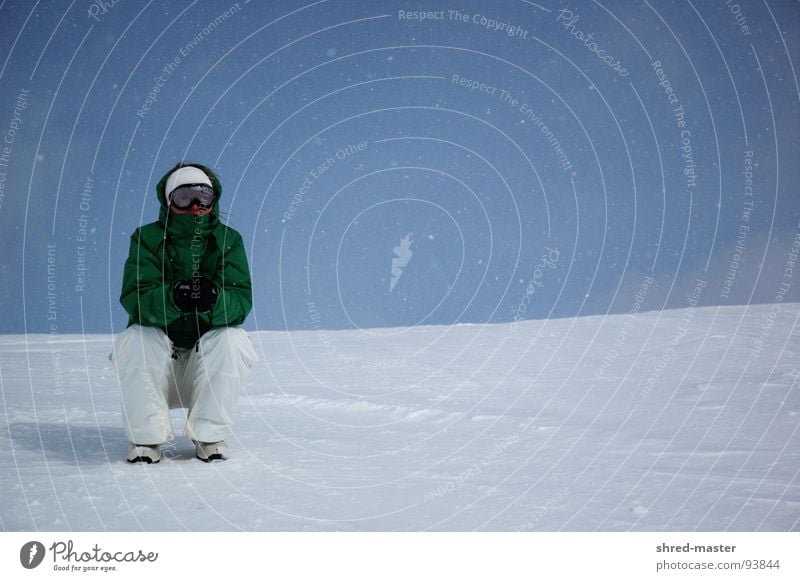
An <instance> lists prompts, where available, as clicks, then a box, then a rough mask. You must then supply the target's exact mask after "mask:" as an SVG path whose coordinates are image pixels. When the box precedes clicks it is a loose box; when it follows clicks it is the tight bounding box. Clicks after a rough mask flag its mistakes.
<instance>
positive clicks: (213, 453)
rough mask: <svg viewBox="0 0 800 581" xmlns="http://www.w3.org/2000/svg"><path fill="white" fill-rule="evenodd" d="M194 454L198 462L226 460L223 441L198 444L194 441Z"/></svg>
mask: <svg viewBox="0 0 800 581" xmlns="http://www.w3.org/2000/svg"><path fill="white" fill-rule="evenodd" d="M194 448H195V454H196V456H197V459H198V460H202V461H203V462H213V461H215V460H227V458H225V450H226V449H227V448H226V446H225V441H224V440H221V441H219V442H198V441H197V440H194Z"/></svg>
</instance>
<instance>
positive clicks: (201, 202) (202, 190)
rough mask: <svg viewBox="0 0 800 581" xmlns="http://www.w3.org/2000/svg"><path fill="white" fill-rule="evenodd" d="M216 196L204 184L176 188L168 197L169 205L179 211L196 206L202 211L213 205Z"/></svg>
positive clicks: (212, 189)
mask: <svg viewBox="0 0 800 581" xmlns="http://www.w3.org/2000/svg"><path fill="white" fill-rule="evenodd" d="M216 197H217V195H216V193H215V192H214V188H212V187H211V186H209V185H206V184H187V185H185V186H178V187H177V188H175V189H174V190H172V193H171V194H170V195H169V200H170V204H172V205H173V206H175V207H176V208H178V209H180V210H186V209H188V208H191V207H192V206H193V205H194V204H197V205H198V206H200V207H201V208H203V209H206V208H210V207H211V206H213V205H214V200H215V199H216Z"/></svg>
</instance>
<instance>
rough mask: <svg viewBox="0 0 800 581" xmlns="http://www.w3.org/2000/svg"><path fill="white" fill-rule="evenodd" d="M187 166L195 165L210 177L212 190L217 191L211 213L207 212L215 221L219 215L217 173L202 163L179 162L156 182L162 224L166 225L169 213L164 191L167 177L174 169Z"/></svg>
mask: <svg viewBox="0 0 800 581" xmlns="http://www.w3.org/2000/svg"><path fill="white" fill-rule="evenodd" d="M188 166H191V167H196V168H198V169H200V170H202V171H203V172H204V173H205V174H206V175H207V176H208V177H209V178H210V179H211V185H212V186H214V191H215V192H216V193H217V199H216V201H215V202H214V207H213V208H212V209H211V213H210V214H209V216H214V220H212V221H215V220H216V219H217V218H218V217H219V200H220V198H221V197H222V184H220V182H219V178H217V175H216V174H215V173H214V172H213V171H211V169H209V168H208V167H206V166H204V165H200V164H199V163H179V164H177V165H176V166H175V167H173V168H171V169H170V170H169V171H168V172H167V173H165V174H164V175H163V176H162V178H161V179H160V180H159V181H158V183H157V184H156V195H157V196H158V203H159V204H160V205H161V210H160V211H159V215H158V219H159V222H161V223H162V224H164V225H166V223H167V215H168V213H169V206H168V205H167V193H166V186H167V178H168V177H169V176H170V174H172V172H174V171H175V170H176V169H180V168H182V167H188ZM170 219H172V218H170Z"/></svg>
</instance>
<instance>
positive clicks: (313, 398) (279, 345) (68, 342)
mask: <svg viewBox="0 0 800 581" xmlns="http://www.w3.org/2000/svg"><path fill="white" fill-rule="evenodd" d="M799 316H800V305H798V304H782V305H753V306H747V307H745V306H741V307H710V308H702V309H692V308H687V309H680V310H668V311H662V312H648V313H640V314H638V315H635V316H633V315H614V316H605V317H582V318H574V319H560V320H548V321H528V322H523V323H519V324H494V325H455V326H449V327H413V328H404V329H383V330H353V331H322V330H315V331H303V332H258V333H253V334H252V335H253V339H254V342H255V343H256V345H257V348H258V350H259V352H260V356H261V361H260V362H259V363H258V365H257V367H256V368H254V369H253V372H252V375H251V377H250V380H249V382H248V385H247V392H246V393H245V394H244V395H243V396H242V398H241V399H240V401H239V406H238V414H237V423H236V426H235V428H234V431H233V433H232V435H231V438H230V439H229V444H230V451H229V456H230V459H229V460H228V461H227V462H224V463H213V464H204V463H202V462H199V461H197V460H196V459H194V457H193V446H192V444H191V442H190V441H188V440H186V439H185V438H183V437H180V433H181V432H180V430H181V429H182V421H183V419H182V418H183V415H184V412H182V411H179V410H176V411H174V412H173V420H174V424H175V429H176V434H177V435H178V436H179V437H178V438H177V439H176V440H175V441H174V442H171V443H170V444H169V445H167V446H166V447H165V449H164V452H165V458H164V460H163V461H162V462H161V463H160V464H157V465H152V466H145V465H129V464H127V463H126V462H125V454H126V450H127V442H126V440H125V436H124V433H123V431H122V429H121V427H120V425H121V424H120V412H119V392H118V385H117V380H116V375H115V372H114V369H113V367H112V364H111V363H110V361H109V360H108V354H109V352H110V351H111V346H112V340H113V337H112V336H110V335H87V336H79V335H57V336H54V337H50V336H47V335H5V336H0V393H1V395H2V399H1V400H0V405H2V418H3V423H2V426H0V445H2V446H3V447H4V448H5V449H7V450H8V451H9V452H10V453H8V454H4V455H3V456H2V459H0V468H1V470H0V477H1V478H2V489H3V494H2V500H0V528H2V529H3V530H5V531H24V530H39V531H66V530H74V531H182V530H190V531H237V530H244V531H271V530H277V531H287V530H314V531H316V530H338V531H351V530H357V531H375V530H380V531H385V530H396V531H407V530H410V531H423V530H459V531H460V530H511V531H527V530H530V531H561V530H569V531H596V530H604V531H629V530H635V531H721V530H730V531H764V530H768V531H788V530H798V528H799V526H798V525H799V523H800V481H798V472H799V471H800V461H799V460H800V435H798V420H799V419H800V415H798V413H799V412H800V389H798V385H800V359H799V358H798V350H800V342H799V341H798V335H797V320H798V317H799Z"/></svg>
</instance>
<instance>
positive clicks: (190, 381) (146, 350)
mask: <svg viewBox="0 0 800 581" xmlns="http://www.w3.org/2000/svg"><path fill="white" fill-rule="evenodd" d="M156 193H157V195H158V200H159V202H160V204H161V210H160V213H159V219H158V220H157V221H156V222H153V223H151V224H147V225H144V226H141V227H139V228H137V229H136V230H135V231H134V232H133V234H132V235H131V243H130V252H129V254H128V259H127V261H126V262H125V267H124V271H123V280H122V292H121V295H120V302H121V303H122V306H123V307H124V308H125V311H126V312H127V313H128V315H129V319H128V327H127V329H126V330H125V331H123V332H122V333H121V334H120V335H119V336H118V337H117V338H116V340H115V343H114V352H113V353H112V359H113V360H114V362H115V366H116V368H117V374H118V376H119V385H120V389H121V392H122V417H123V423H124V427H125V432H126V435H127V437H128V440H129V442H130V444H129V449H128V462H131V463H147V464H151V463H156V462H158V461H159V460H160V459H161V446H162V445H163V444H165V443H166V442H168V441H171V440H172V439H173V432H172V425H171V421H170V409H175V408H187V409H188V414H187V419H186V428H185V432H184V433H185V435H186V436H187V437H189V438H191V439H192V440H193V441H194V444H195V454H196V456H197V458H198V459H200V460H203V461H206V462H210V461H213V460H224V459H225V452H226V444H225V438H226V437H227V435H228V433H229V430H230V427H231V425H232V423H233V420H232V419H233V408H234V404H235V402H236V400H237V398H238V397H239V395H240V393H241V392H242V390H243V384H244V381H245V380H246V376H247V373H248V370H249V369H250V368H251V367H252V366H253V364H254V363H255V362H256V361H257V356H256V353H255V350H254V348H253V345H252V343H251V341H250V337H249V335H248V334H247V333H246V332H245V331H244V330H243V329H242V328H241V327H239V325H241V324H242V323H243V322H244V320H245V318H246V317H247V315H248V313H249V312H250V309H251V307H252V303H253V298H252V288H251V282H250V270H249V268H248V265H247V257H246V255H245V250H244V244H243V242H242V237H241V235H240V234H239V233H238V232H237V231H236V230H234V229H233V228H231V227H229V226H227V225H225V224H223V223H222V222H221V221H220V219H219V198H220V194H221V193H222V188H221V185H220V182H219V179H218V178H217V176H216V175H215V174H214V173H213V172H212V171H211V170H210V169H209V168H207V167H205V166H203V165H200V164H184V163H179V164H178V165H176V166H175V167H174V168H172V169H171V170H170V171H169V172H167V174H166V175H165V176H164V177H163V178H161V180H160V181H159V182H158V184H157V185H156Z"/></svg>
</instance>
